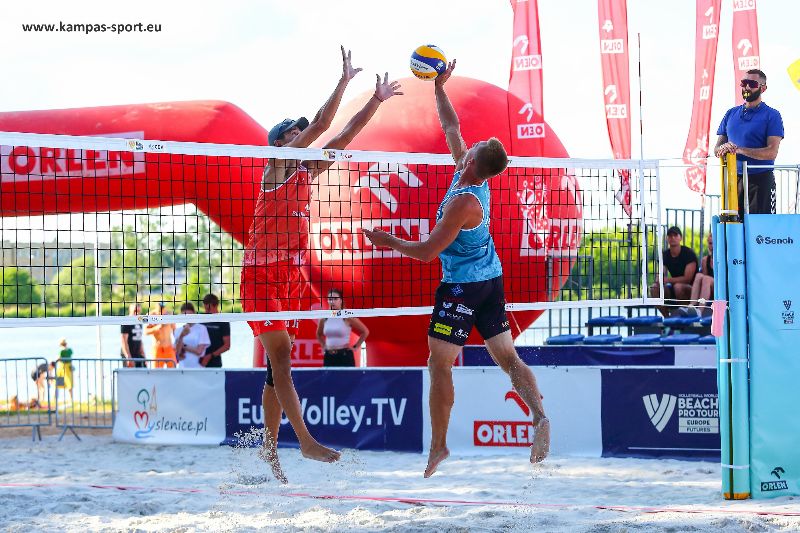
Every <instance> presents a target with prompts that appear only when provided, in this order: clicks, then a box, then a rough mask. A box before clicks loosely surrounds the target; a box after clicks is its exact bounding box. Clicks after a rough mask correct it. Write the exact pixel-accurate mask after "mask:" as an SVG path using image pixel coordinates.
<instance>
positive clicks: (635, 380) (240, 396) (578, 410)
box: [113, 366, 720, 460]
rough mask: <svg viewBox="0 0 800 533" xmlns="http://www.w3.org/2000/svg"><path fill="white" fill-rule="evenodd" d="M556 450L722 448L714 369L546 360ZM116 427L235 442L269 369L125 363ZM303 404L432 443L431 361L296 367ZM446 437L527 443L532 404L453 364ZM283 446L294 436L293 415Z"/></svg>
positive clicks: (377, 437) (326, 416) (151, 439)
mask: <svg viewBox="0 0 800 533" xmlns="http://www.w3.org/2000/svg"><path fill="white" fill-rule="evenodd" d="M535 373H536V376H537V381H538V383H539V386H540V388H541V390H542V394H543V395H544V397H545V408H546V409H547V413H548V417H549V418H550V420H551V424H552V436H553V441H552V453H553V454H556V455H580V456H595V457H596V456H618V457H675V458H687V459H689V458H694V459H709V460H719V453H720V440H719V424H718V400H717V384H716V370H715V369H707V368H676V367H640V368H624V367H599V368H598V367H587V366H575V367H559V368H548V367H537V368H536V369H535ZM115 374H116V376H117V381H118V398H119V400H118V406H119V412H118V415H117V417H116V420H115V423H114V431H113V434H114V438H115V439H116V440H118V441H122V442H130V443H146V444H228V445H237V444H240V443H241V442H242V441H249V440H250V439H241V436H242V434H243V433H247V432H250V431H253V428H256V431H258V430H259V429H260V426H261V424H262V423H263V411H262V408H261V389H262V387H263V383H264V378H265V372H264V371H262V370H226V371H209V370H184V371H181V370H179V371H163V370H146V371H132V370H128V369H120V370H118V371H117V372H116V373H115ZM293 378H294V383H295V386H296V387H297V391H298V394H299V397H300V402H301V408H302V411H303V416H304V418H305V420H306V424H307V425H308V427H309V429H310V430H311V432H312V433H313V434H314V435H315V436H316V437H317V438H318V439H319V440H320V441H321V442H323V443H325V444H328V445H331V446H335V447H342V448H355V449H363V450H386V451H405V452H424V451H425V449H426V447H427V444H428V442H429V441H430V434H429V425H430V421H429V413H428V407H427V406H428V391H429V388H430V380H429V376H428V372H427V370H426V369H420V368H414V369H400V368H398V369H359V368H352V369H330V370H319V369H298V370H296V371H294V372H293ZM454 383H455V388H456V403H455V406H454V408H453V412H452V419H451V423H450V431H449V436H448V444H449V446H450V449H451V451H452V452H453V453H458V454H486V453H491V454H498V453H519V454H521V455H526V454H527V451H526V450H525V449H524V448H525V447H527V446H529V444H530V442H531V438H532V431H531V424H530V416H529V413H528V412H527V407H526V406H525V404H524V403H522V401H521V399H520V398H519V396H518V395H517V393H516V392H515V391H514V390H512V389H511V385H510V381H509V379H508V377H507V376H506V375H505V374H504V373H503V372H502V371H501V370H500V369H498V368H497V367H458V368H455V369H454ZM279 442H280V445H281V446H297V438H296V436H295V434H294V432H293V431H292V428H291V426H290V425H289V424H288V422H287V421H286V419H285V418H284V420H283V421H282V426H281V431H280V438H279Z"/></svg>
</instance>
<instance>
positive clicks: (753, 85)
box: [739, 79, 761, 89]
mask: <svg viewBox="0 0 800 533" xmlns="http://www.w3.org/2000/svg"><path fill="white" fill-rule="evenodd" d="M760 85H761V82H760V81H758V80H748V79H744V80H742V81H740V82H739V86H740V87H742V88H744V87H748V88H750V89H758V87H759V86H760Z"/></svg>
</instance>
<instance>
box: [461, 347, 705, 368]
mask: <svg viewBox="0 0 800 533" xmlns="http://www.w3.org/2000/svg"><path fill="white" fill-rule="evenodd" d="M679 348H682V347H680V346H653V347H652V348H651V347H647V348H644V347H637V348H633V347H627V346H609V347H605V348H603V347H595V346H519V347H517V353H518V354H519V356H520V357H521V358H522V360H523V361H524V362H525V364H526V365H530V366H640V365H641V366H673V365H674V363H675V357H676V355H675V352H676V350H678V349H679ZM703 348H710V349H709V350H708V351H709V352H710V353H711V354H713V349H714V347H713V346H710V347H705V346H704V347H703ZM463 354H464V357H463V365H464V366H494V360H493V359H492V358H491V356H490V355H489V352H487V351H486V347H484V346H483V345H479V346H465V347H464V352H463ZM715 364H716V361H715V359H713V358H712V359H711V363H710V365H709V366H711V367H714V365H715Z"/></svg>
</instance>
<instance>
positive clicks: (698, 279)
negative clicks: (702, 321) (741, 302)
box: [691, 232, 714, 314]
mask: <svg viewBox="0 0 800 533" xmlns="http://www.w3.org/2000/svg"><path fill="white" fill-rule="evenodd" d="M706 242H707V243H708V253H707V254H706V255H704V256H703V259H701V260H700V272H698V273H697V275H695V277H694V283H692V296H691V300H692V302H697V301H698V300H699V299H701V298H703V299H705V300H706V301H707V302H709V303H708V304H707V305H709V306H710V305H711V303H710V302H711V300H713V299H714V238H713V237H712V235H711V232H709V233H708V240H707V241H706ZM710 312H711V310H710V309H709V310H708V313H710ZM702 314H707V313H706V310H705V309H704V310H703V313H702Z"/></svg>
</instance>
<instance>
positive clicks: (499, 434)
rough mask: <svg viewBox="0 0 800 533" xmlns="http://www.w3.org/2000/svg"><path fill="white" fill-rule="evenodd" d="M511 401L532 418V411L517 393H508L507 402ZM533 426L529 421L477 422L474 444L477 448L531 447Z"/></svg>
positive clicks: (473, 437) (474, 430) (474, 427)
mask: <svg viewBox="0 0 800 533" xmlns="http://www.w3.org/2000/svg"><path fill="white" fill-rule="evenodd" d="M509 400H511V401H512V402H513V403H515V404H516V405H517V406H518V407H519V409H520V411H521V412H522V413H523V414H524V415H525V416H526V417H530V415H531V410H530V409H529V408H528V406H527V405H525V402H523V401H522V398H521V397H520V395H519V393H517V391H514V390H511V391H508V392H507V393H506V396H505V401H509ZM533 434H534V432H533V424H532V423H531V420H530V418H528V420H475V422H474V423H473V435H472V442H473V444H474V445H475V446H495V447H509V446H530V445H531V444H533Z"/></svg>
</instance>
